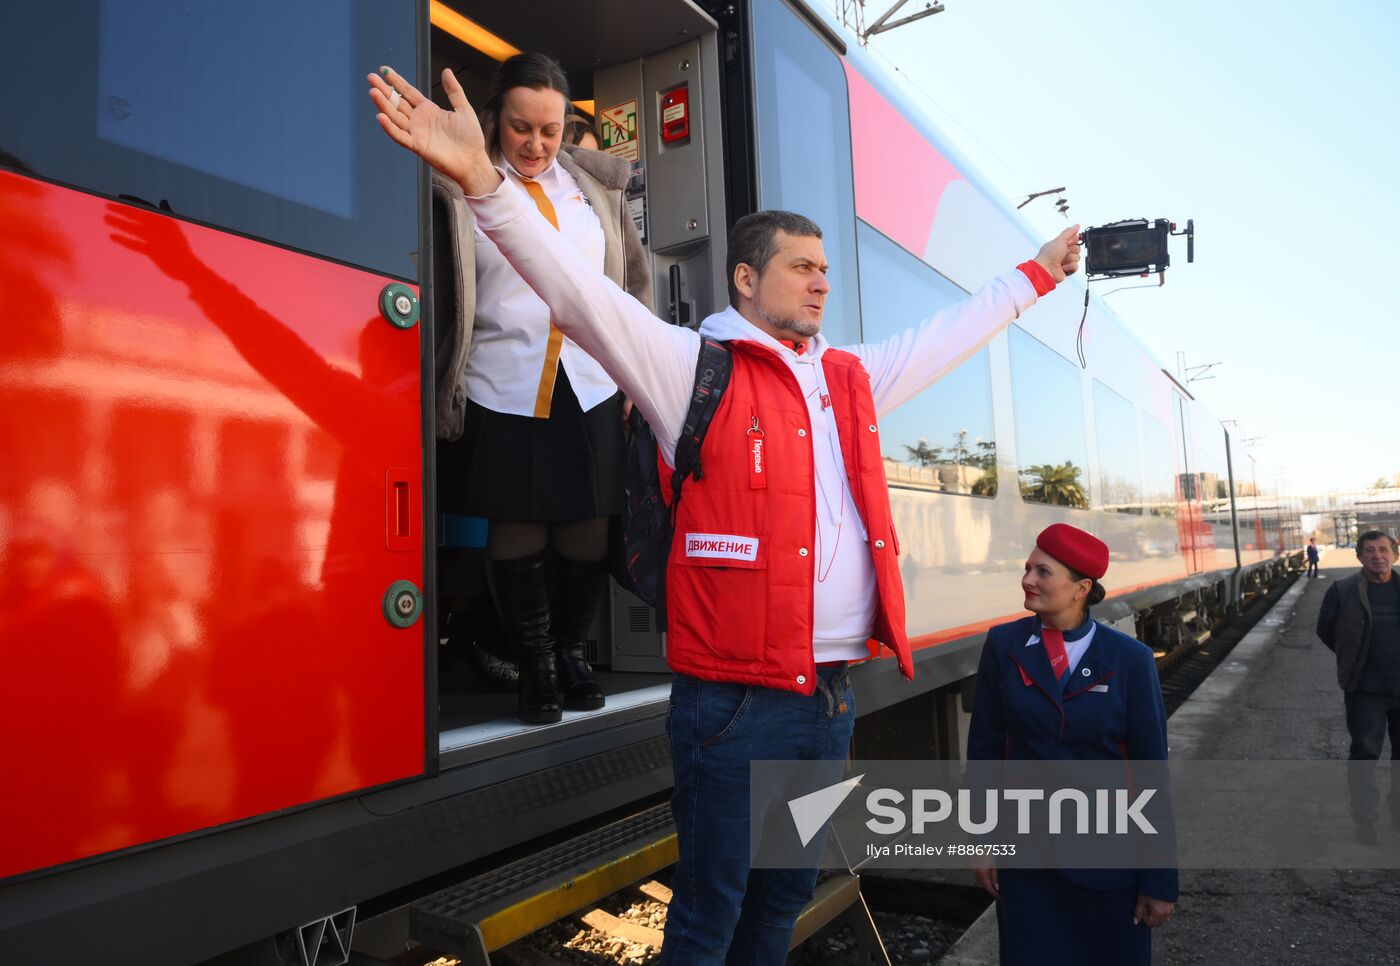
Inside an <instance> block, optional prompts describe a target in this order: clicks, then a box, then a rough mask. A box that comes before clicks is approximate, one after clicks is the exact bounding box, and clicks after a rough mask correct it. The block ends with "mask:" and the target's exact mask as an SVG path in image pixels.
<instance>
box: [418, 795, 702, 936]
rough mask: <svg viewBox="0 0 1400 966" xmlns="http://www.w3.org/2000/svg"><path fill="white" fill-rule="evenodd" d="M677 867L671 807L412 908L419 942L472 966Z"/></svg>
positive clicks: (588, 835) (614, 825)
mask: <svg viewBox="0 0 1400 966" xmlns="http://www.w3.org/2000/svg"><path fill="white" fill-rule="evenodd" d="M675 862H676V829H675V824H674V823H673V822H672V819H671V807H670V806H669V805H657V806H655V807H653V808H649V809H647V810H646V811H644V812H638V813H637V814H636V815H632V816H629V817H628V818H625V819H623V820H621V821H619V822H614V823H612V824H611V825H605V826H603V827H602V828H600V829H595V830H594V831H591V832H587V833H585V834H583V835H580V836H577V837H576V838H573V839H570V840H568V841H567V842H561V843H560V844H558V845H555V846H552V847H550V848H548V849H544V850H542V851H540V852H537V853H535V854H534V855H530V856H527V857H525V858H523V859H520V860H518V861H516V862H512V863H510V864H509V865H504V866H502V867H501V868H499V869H494V870H492V871H491V872H487V873H484V874H483V875H479V876H476V877H475V878H472V879H468V880H467V881H465V882H462V883H460V884H458V885H455V886H452V887H451V888H448V889H443V890H442V891H441V892H437V893H435V894H433V895H431V896H428V897H426V898H424V899H420V900H419V901H418V902H415V903H414V904H413V907H412V910H411V913H410V916H409V933H410V935H411V936H412V938H413V939H415V940H416V941H418V942H420V943H422V944H423V945H425V946H427V947H429V948H430V949H435V950H438V951H440V952H444V953H451V954H454V955H457V956H461V957H463V958H464V959H465V960H466V961H467V962H469V963H471V962H484V961H485V959H484V957H485V955H486V954H488V953H490V952H493V951H495V950H497V949H500V948H501V947H503V946H506V945H508V944H509V943H512V942H514V941H515V940H517V939H519V938H520V937H522V936H525V935H528V934H529V933H532V932H534V931H535V930H537V929H540V928H542V927H544V926H547V925H549V924H550V923H552V922H555V921H557V920H559V919H561V918H563V917H564V916H567V915H569V914H570V913H572V912H576V911H577V910H579V909H582V908H583V907H584V906H587V905H590V904H592V903H595V902H597V901H598V900H600V899H602V898H603V897H604V896H608V895H611V894H612V893H614V892H616V891H617V890H619V889H621V888H624V887H626V886H628V885H631V884H632V883H633V882H637V881H638V880H640V879H643V878H645V877H647V876H649V875H652V874H654V873H655V872H657V871H659V870H661V869H664V868H667V867H668V866H671V865H674V864H675Z"/></svg>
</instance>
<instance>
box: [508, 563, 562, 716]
mask: <svg viewBox="0 0 1400 966" xmlns="http://www.w3.org/2000/svg"><path fill="white" fill-rule="evenodd" d="M491 576H492V578H493V580H494V582H495V585H496V604H497V606H499V607H500V611H501V622H502V623H503V624H505V629H506V633H507V634H508V635H509V636H510V639H511V642H512V643H513V644H514V645H515V654H516V660H517V662H518V663H519V665H520V679H519V682H518V687H517V690H516V695H517V697H516V716H517V717H518V718H520V720H521V721H525V722H528V723H529V724H548V723H549V722H552V721H558V720H559V719H560V718H561V717H563V713H564V704H563V700H562V698H561V696H560V694H559V677H558V672H557V671H556V670H555V667H554V641H553V640H552V639H551V637H550V629H549V623H550V622H549V567H548V560H547V558H546V557H545V555H544V554H536V555H535V556H533V557H524V558H522V559H520V560H493V561H491Z"/></svg>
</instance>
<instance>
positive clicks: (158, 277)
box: [0, 173, 424, 877]
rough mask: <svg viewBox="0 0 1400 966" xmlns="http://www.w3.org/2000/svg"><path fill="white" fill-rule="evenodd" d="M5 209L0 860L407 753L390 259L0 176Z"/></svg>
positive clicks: (401, 420) (0, 210) (407, 676)
mask: <svg viewBox="0 0 1400 966" xmlns="http://www.w3.org/2000/svg"><path fill="white" fill-rule="evenodd" d="M0 224H3V225H4V226H5V231H4V233H3V235H0V291H3V292H5V293H6V302H7V305H8V307H9V310H10V314H9V316H8V318H7V320H6V323H5V325H4V327H3V328H2V329H0V453H3V454H4V455H3V457H0V735H3V736H5V738H4V740H3V742H0V781H3V783H4V784H5V786H6V791H5V794H4V795H0V828H3V829H5V830H6V836H5V845H4V846H3V847H0V877H4V876H8V875H13V874H16V873H20V872H24V871H27V870H32V869H37V868H42V867H46V866H50V865H55V864H58V863H63V862H68V861H71V860H75V859H80V858H83V857H86V856H91V855H95V854H98V853H103V852H108V851H111V850H115V849H122V848H125V847H128V846H133V845H138V844H141V843H145V842H151V841H154V840H158V839H163V838H167V837H170V836H176V835H180V834H182V833H187V832H191V831H194V830H198V829H205V828H210V827H214V826H218V825H222V824H224V823H228V822H232V821H236V820H239V819H244V818H248V817H250V816H255V815H260V814H263V813H267V812H270V811H275V810H279V809H284V808H288V807H291V806H295V805H298V804H301V803H304V802H308V801H314V800H319V799H324V798H328V797H333V796H336V795H341V794H344V793H347V792H351V791H353V790H355V789H359V788H364V787H368V786H374V785H380V784H383V783H386V782H391V781H394V780H397V779H402V778H406V777H411V776H414V775H417V774H420V773H421V772H422V771H423V767H424V706H423V690H424V682H423V668H424V647H423V628H422V622H421V621H420V622H419V623H417V624H416V625H414V626H413V627H411V628H408V629H399V628H395V627H393V626H391V625H390V623H389V622H388V621H387V620H386V619H385V617H384V616H383V613H382V606H383V605H382V602H383V597H384V593H385V591H386V590H387V588H388V587H389V585H390V584H391V583H392V582H393V581H395V580H400V579H405V580H410V581H413V582H414V583H415V584H416V585H418V586H420V587H421V586H422V581H423V562H422V560H423V545H422V534H421V529H422V528H421V520H420V519H419V516H421V514H419V515H418V516H414V515H412V513H410V519H408V520H407V521H404V520H399V519H395V520H386V514H387V513H388V512H390V511H391V510H392V509H393V508H394V507H396V506H398V507H404V506H407V507H410V508H417V507H420V506H421V491H420V489H419V488H420V487H421V481H422V438H421V430H420V385H419V365H420V363H419V329H417V328H413V329H409V330H401V329H396V328H394V327H392V326H390V325H389V324H388V323H387V322H385V321H384V320H383V319H382V318H381V317H380V316H379V312H378V300H379V293H380V290H381V289H382V287H383V286H384V284H385V283H386V280H385V279H383V278H379V277H376V276H374V275H371V274H369V273H366V272H362V271H357V270H354V269H351V268H346V267H343V266H340V265H335V264H331V263H328V262H325V261H321V260H318V259H315V258H311V257H308V256H304V255H300V254H297V253H294V252H289V251H285V250H281V249H276V248H273V247H271V246H268V245H266V244H261V243H258V242H254V241H251V240H248V239H244V238H240V237H236V236H233V235H229V234H226V233H222V232H218V231H214V230H211V229H206V228H201V227H198V226H194V225H190V224H186V223H182V222H179V221H176V220H175V219H173V218H169V217H167V216H165V215H162V214H157V213H153V212H150V211H147V210H143V209H136V208H130V207H126V206H124V205H119V204H116V203H112V202H108V201H105V200H102V199H100V198H95V197H92V196H89V195H85V194H81V193H78V192H74V191H69V190H66V189H62V188H57V187H54V186H51V185H47V184H42V183H39V182H36V181H31V180H28V179H24V178H20V177H17V176H14V175H10V174H4V173H0ZM405 481H407V486H408V488H409V493H408V494H407V496H405V494H404V492H403V490H404V486H405ZM395 486H396V487H397V492H395V493H393V494H387V495H386V487H395ZM391 544H392V547H391Z"/></svg>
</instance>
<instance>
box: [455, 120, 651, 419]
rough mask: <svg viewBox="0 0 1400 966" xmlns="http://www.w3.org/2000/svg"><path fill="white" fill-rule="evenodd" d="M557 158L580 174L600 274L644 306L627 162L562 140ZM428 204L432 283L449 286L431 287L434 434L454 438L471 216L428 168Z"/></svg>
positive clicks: (472, 289) (641, 252)
mask: <svg viewBox="0 0 1400 966" xmlns="http://www.w3.org/2000/svg"><path fill="white" fill-rule="evenodd" d="M558 161H559V164H560V166H561V167H562V168H563V169H564V170H565V171H567V172H569V174H570V175H572V176H573V178H574V180H575V181H577V182H578V184H579V187H580V188H582V189H583V193H584V195H585V196H586V197H587V198H588V203H589V204H590V205H592V206H593V210H594V211H595V212H596V213H597V215H598V220H599V221H600V222H602V225H603V240H604V256H603V274H605V275H607V277H608V278H610V279H612V280H613V282H615V283H616V284H617V285H618V287H620V288H622V289H624V290H625V291H627V292H628V293H630V294H631V295H632V296H634V297H635V298H636V299H637V300H638V301H640V302H641V303H642V304H643V305H645V306H646V307H647V308H649V309H650V308H653V306H652V301H651V269H650V266H649V265H648V263H647V254H646V249H644V248H643V247H642V241H641V238H640V237H639V236H638V234H637V227H636V225H635V224H634V223H633V221H632V216H631V214H630V213H628V211H627V205H626V203H625V202H624V199H623V189H624V188H626V187H627V180H628V179H629V178H630V177H631V174H632V170H631V165H629V164H628V163H627V162H626V161H624V160H622V159H621V158H615V157H613V156H612V155H609V154H603V153H602V152H601V151H590V150H588V149H586V148H577V147H574V146H573V145H565V147H564V150H563V151H561V152H560V153H559V156H558ZM433 208H434V212H435V214H436V215H437V216H438V218H437V221H436V227H437V229H438V230H437V232H436V233H435V237H434V241H433V244H434V247H435V248H436V249H437V251H435V253H434V270H435V275H434V277H435V278H436V284H437V286H438V287H439V288H440V289H441V287H442V286H444V285H446V286H449V289H448V291H439V292H437V293H436V295H435V302H436V307H437V309H438V312H437V316H436V322H437V334H436V340H437V344H436V375H437V435H438V438H439V439H448V440H453V439H458V438H460V437H461V435H462V427H463V418H464V414H465V411H466V395H465V393H464V392H463V389H462V373H463V372H464V371H465V370H466V366H467V353H468V352H470V351H471V341H472V321H473V318H474V316H475V314H476V243H475V241H474V239H473V237H472V233H473V227H474V225H475V222H474V220H473V218H472V213H471V209H470V208H469V207H468V206H467V202H466V198H465V197H464V196H463V194H462V189H461V187H460V186H458V185H457V183H456V182H454V181H452V180H451V179H449V178H445V177H443V176H442V175H441V174H439V173H437V172H436V171H434V172H433Z"/></svg>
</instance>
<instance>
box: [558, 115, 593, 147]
mask: <svg viewBox="0 0 1400 966" xmlns="http://www.w3.org/2000/svg"><path fill="white" fill-rule="evenodd" d="M585 134H592V135H593V136H594V137H597V136H598V135H597V134H596V133H595V132H594V130H593V122H592V121H590V120H589V119H588V118H586V117H584V116H583V115H582V114H569V115H567V116H566V117H565V118H564V140H565V141H568V142H569V143H570V144H573V145H577V144H578V143H579V142H580V141H582V140H583V136H584V135H585Z"/></svg>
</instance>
